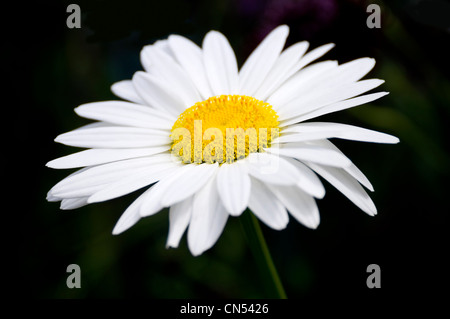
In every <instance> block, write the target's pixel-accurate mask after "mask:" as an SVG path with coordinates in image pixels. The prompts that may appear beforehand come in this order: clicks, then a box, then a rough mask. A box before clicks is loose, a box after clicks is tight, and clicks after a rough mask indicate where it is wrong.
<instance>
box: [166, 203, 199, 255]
mask: <svg viewBox="0 0 450 319" xmlns="http://www.w3.org/2000/svg"><path fill="white" fill-rule="evenodd" d="M192 204H193V197H192V196H191V197H189V198H187V199H185V200H183V201H181V202H179V203H176V204H174V205H172V206H170V210H169V235H168V236H167V243H166V247H173V248H177V247H178V245H179V243H180V240H181V237H182V236H183V233H184V232H185V230H186V228H187V227H188V225H189V221H190V219H191V216H192Z"/></svg>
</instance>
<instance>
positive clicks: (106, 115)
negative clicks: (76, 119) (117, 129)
mask: <svg viewBox="0 0 450 319" xmlns="http://www.w3.org/2000/svg"><path fill="white" fill-rule="evenodd" d="M75 112H76V113H77V114H78V115H79V116H81V117H85V118H88V119H91V120H97V121H104V122H108V123H112V124H116V125H124V126H134V127H143V128H153V129H161V130H170V128H171V127H172V125H173V123H174V121H175V120H176V118H175V117H174V116H171V115H170V114H169V113H167V112H162V111H159V110H156V109H153V108H149V107H146V106H142V105H138V104H134V103H128V102H122V101H104V102H95V103H88V104H83V105H80V106H78V107H77V108H75Z"/></svg>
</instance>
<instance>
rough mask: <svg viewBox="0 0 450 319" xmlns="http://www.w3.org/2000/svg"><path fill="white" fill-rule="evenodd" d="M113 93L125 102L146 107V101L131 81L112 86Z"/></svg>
mask: <svg viewBox="0 0 450 319" xmlns="http://www.w3.org/2000/svg"><path fill="white" fill-rule="evenodd" d="M111 91H112V92H113V93H114V94H115V95H116V96H118V97H120V98H122V99H124V100H127V101H131V102H135V103H138V104H142V105H145V101H144V100H143V99H142V98H141V97H140V96H139V94H138V93H137V92H136V89H135V88H134V86H133V82H132V81H131V80H123V81H120V82H116V83H114V84H113V85H112V86H111Z"/></svg>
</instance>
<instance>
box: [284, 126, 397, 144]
mask: <svg viewBox="0 0 450 319" xmlns="http://www.w3.org/2000/svg"><path fill="white" fill-rule="evenodd" d="M283 133H294V134H287V135H283V136H280V137H279V138H278V139H277V143H286V142H304V141H309V140H320V139H325V138H342V139H346V140H352V141H362V142H373V143H388V144H392V143H398V142H399V139H398V138H396V137H395V136H392V135H389V134H386V133H381V132H377V131H373V130H369V129H365V128H362V127H357V126H353V125H347V124H340V123H330V122H312V123H302V124H297V125H292V126H290V127H287V128H285V129H283Z"/></svg>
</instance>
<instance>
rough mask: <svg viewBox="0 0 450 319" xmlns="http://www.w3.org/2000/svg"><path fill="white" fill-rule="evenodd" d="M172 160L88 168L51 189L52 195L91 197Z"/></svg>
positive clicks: (158, 157) (156, 158)
mask: <svg viewBox="0 0 450 319" xmlns="http://www.w3.org/2000/svg"><path fill="white" fill-rule="evenodd" d="M170 160H171V159H170V155H167V156H162V155H154V156H151V157H144V158H134V159H129V160H123V161H119V162H113V163H108V164H104V165H99V166H94V167H86V168H84V169H81V170H79V171H77V172H75V173H73V174H71V175H69V176H68V177H66V178H65V179H63V180H62V181H60V182H59V183H58V184H56V185H55V186H54V187H53V188H52V189H51V194H52V195H53V196H56V197H61V198H73V197H84V196H90V195H92V194H94V193H95V192H97V191H99V190H101V189H102V188H104V187H105V185H108V184H110V183H113V182H116V181H118V180H120V179H122V178H124V177H126V176H129V175H130V174H133V173H137V172H141V171H143V170H145V169H146V168H147V167H148V166H149V165H152V164H155V163H160V162H168V161H170Z"/></svg>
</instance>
